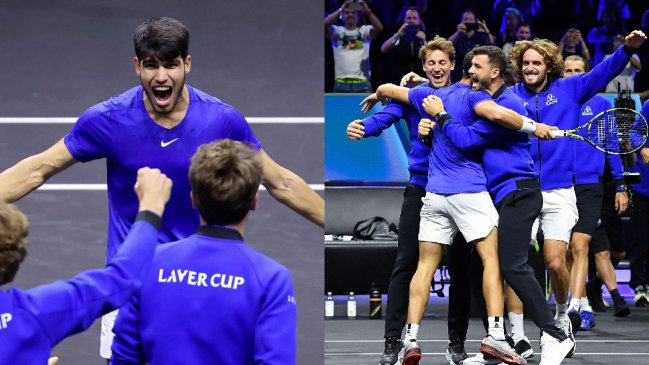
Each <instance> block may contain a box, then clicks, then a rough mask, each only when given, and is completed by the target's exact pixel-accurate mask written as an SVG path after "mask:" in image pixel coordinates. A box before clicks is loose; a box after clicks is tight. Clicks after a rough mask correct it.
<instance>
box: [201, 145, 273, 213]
mask: <svg viewBox="0 0 649 365" xmlns="http://www.w3.org/2000/svg"><path fill="white" fill-rule="evenodd" d="M262 170H263V169H262V162H261V157H260V156H259V154H258V153H257V152H256V151H255V150H254V149H253V148H251V147H250V146H247V145H245V144H243V143H241V142H238V141H233V140H231V139H223V140H219V141H216V142H212V143H208V144H204V145H202V146H200V147H199V148H198V151H196V153H195V154H194V156H193V157H192V163H191V165H190V167H189V182H190V183H191V186H192V195H193V197H194V205H195V206H196V208H197V209H198V211H199V213H200V215H201V217H203V220H205V222H206V223H207V224H218V225H230V224H237V223H240V222H241V221H242V220H243V219H244V218H245V217H246V215H247V214H248V212H249V211H250V208H251V207H252V203H253V201H254V199H255V195H256V194H257V191H258V190H259V184H260V182H261V177H262Z"/></svg>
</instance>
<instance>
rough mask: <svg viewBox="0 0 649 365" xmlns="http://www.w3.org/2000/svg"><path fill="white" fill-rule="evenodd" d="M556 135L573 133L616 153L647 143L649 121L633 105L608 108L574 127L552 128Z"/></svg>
mask: <svg viewBox="0 0 649 365" xmlns="http://www.w3.org/2000/svg"><path fill="white" fill-rule="evenodd" d="M552 134H553V135H554V136H555V137H571V138H576V139H578V140H581V141H584V142H586V143H589V144H590V145H592V146H593V147H595V148H597V149H598V150H600V151H602V152H604V153H608V154H612V155H626V154H630V153H634V152H636V151H638V150H639V149H641V148H642V147H644V144H645V142H646V141H647V135H648V134H649V125H648V124H647V121H646V120H645V118H644V117H643V116H642V114H640V113H638V112H636V111H635V110H633V109H627V108H613V109H608V110H605V111H603V112H601V113H599V114H597V115H596V116H594V117H593V118H592V119H591V120H589V121H588V122H586V123H585V124H583V125H580V126H579V127H577V128H575V129H571V130H556V131H552Z"/></svg>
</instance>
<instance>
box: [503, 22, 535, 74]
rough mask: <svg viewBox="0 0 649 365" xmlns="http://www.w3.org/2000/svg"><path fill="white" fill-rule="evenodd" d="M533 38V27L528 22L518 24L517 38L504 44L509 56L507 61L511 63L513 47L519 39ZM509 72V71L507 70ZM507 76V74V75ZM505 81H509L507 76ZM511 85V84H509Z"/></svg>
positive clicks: (506, 53)
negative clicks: (510, 57)
mask: <svg viewBox="0 0 649 365" xmlns="http://www.w3.org/2000/svg"><path fill="white" fill-rule="evenodd" d="M530 39H532V27H531V26H530V25H529V24H527V23H521V24H520V25H519V26H518V29H517V30H516V39H515V40H514V41H512V42H507V43H505V44H503V45H502V48H503V52H504V53H505V57H507V62H508V63H509V64H511V61H510V59H509V55H511V53H512V49H514V44H515V43H516V42H517V41H529V40H530ZM505 73H506V74H507V72H505ZM505 76H507V75H505ZM505 83H507V78H506V77H505ZM509 86H511V85H509Z"/></svg>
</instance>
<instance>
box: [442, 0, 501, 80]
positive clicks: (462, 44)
mask: <svg viewBox="0 0 649 365" xmlns="http://www.w3.org/2000/svg"><path fill="white" fill-rule="evenodd" d="M448 40H449V41H451V42H453V46H454V47H455V53H456V54H455V57H456V59H458V60H462V59H464V56H465V55H466V54H467V53H469V51H470V50H472V49H474V48H475V47H478V46H490V45H493V44H494V40H495V39H494V36H493V35H491V33H490V32H489V28H487V24H486V23H485V21H484V20H479V19H477V18H476V15H475V13H474V12H473V10H471V9H466V10H465V11H464V13H462V17H461V18H460V23H459V24H458V25H457V28H456V31H455V33H453V35H451V36H450V37H448ZM451 76H452V77H451V78H452V80H453V82H456V81H459V80H460V79H461V78H462V68H461V67H456V68H455V69H454V70H453V71H452V74H451Z"/></svg>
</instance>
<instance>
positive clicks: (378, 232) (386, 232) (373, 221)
mask: <svg viewBox="0 0 649 365" xmlns="http://www.w3.org/2000/svg"><path fill="white" fill-rule="evenodd" d="M391 228H392V229H394V228H396V227H395V226H394V224H390V223H388V221H387V220H386V219H385V218H383V217H374V218H369V219H365V220H362V221H360V222H358V223H356V225H354V231H353V233H352V235H353V238H354V239H355V240H363V241H367V240H375V241H396V240H397V238H398V237H399V236H398V234H397V233H395V232H393V230H392V229H391Z"/></svg>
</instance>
